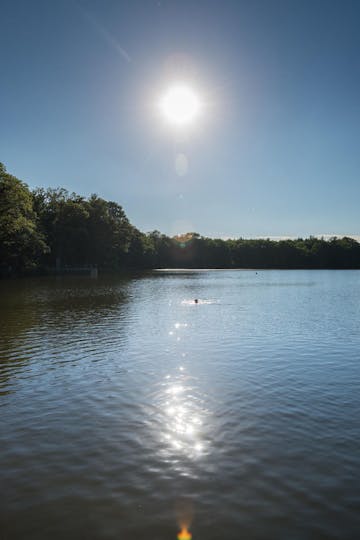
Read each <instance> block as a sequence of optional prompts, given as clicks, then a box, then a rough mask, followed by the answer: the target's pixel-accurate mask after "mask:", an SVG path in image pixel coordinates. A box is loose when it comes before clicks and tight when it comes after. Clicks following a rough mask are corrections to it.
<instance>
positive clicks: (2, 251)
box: [0, 163, 48, 272]
mask: <svg viewBox="0 0 360 540" xmlns="http://www.w3.org/2000/svg"><path fill="white" fill-rule="evenodd" d="M47 250H48V247H47V245H46V243H45V241H44V236H43V235H42V233H41V231H40V230H39V227H38V223H37V216H36V213H35V212H34V209H33V203H32V196H31V193H30V191H29V189H28V187H27V185H26V184H24V183H23V182H21V181H20V180H18V179H17V178H15V176H12V175H11V174H8V173H7V172H6V169H5V166H4V165H3V164H2V163H0V267H1V268H2V270H3V271H4V272H18V271H22V270H28V269H31V268H33V267H35V266H36V265H37V264H38V263H39V258H40V256H41V255H42V254H44V253H46V251H47Z"/></svg>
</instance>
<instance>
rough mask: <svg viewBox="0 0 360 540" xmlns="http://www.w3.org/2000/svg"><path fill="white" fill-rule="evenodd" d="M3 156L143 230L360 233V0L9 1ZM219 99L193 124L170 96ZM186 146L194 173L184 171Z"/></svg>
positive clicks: (2, 1) (1, 92)
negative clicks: (167, 108)
mask: <svg viewBox="0 0 360 540" xmlns="http://www.w3.org/2000/svg"><path fill="white" fill-rule="evenodd" d="M0 13H1V27H2V30H1V33H0V68H1V71H0V73H1V82H0V118H1V130H0V160H1V161H3V162H4V163H5V165H6V167H7V169H8V171H9V172H11V173H12V174H14V175H16V176H18V177H19V178H21V179H23V180H24V181H26V182H27V183H28V184H29V185H30V186H31V187H35V186H46V187H47V186H51V187H56V186H64V187H66V188H68V189H69V190H70V191H76V192H78V193H80V194H83V195H89V194H91V193H97V194H99V195H100V196H103V197H104V198H107V199H111V200H115V201H117V202H119V203H120V204H121V205H122V206H123V207H124V209H125V211H126V213H127V215H128V217H129V219H130V220H131V222H132V223H133V224H134V225H136V226H137V227H139V228H140V229H141V230H143V231H150V230H153V229H158V230H160V231H162V232H164V233H167V234H176V233H180V232H186V231H197V232H199V233H200V234H203V235H208V236H213V237H227V236H231V237H237V236H243V237H254V236H255V237H257V236H266V237H267V236H308V235H310V234H314V235H317V234H338V235H345V234H347V235H359V234H360V226H359V210H358V207H359V200H360V182H359V170H360V151H359V150H360V149H359V142H360V100H359V96H360V62H359V57H360V33H359V31H358V21H359V16H360V3H359V2H357V1H349V0H343V1H340V0H327V1H318V0H311V1H310V0H301V1H300V0H287V1H279V0H261V1H260V0H251V1H250V0H247V1H241V0H238V1H235V2H231V1H226V0H224V1H222V2H215V1H206V2H205V1H201V0H197V1H195V0H194V1H186V0H181V1H167V0H154V1H153V0H147V1H129V2H127V1H125V0H122V1H119V0H118V1H114V0H105V1H95V0H73V1H72V0H61V1H60V0H57V1H55V0H53V1H51V2H49V1H48V0H46V1H45V0H32V1H31V2H29V1H25V0H24V1H19V0H11V1H10V0H9V1H8V0H0ZM176 80H184V81H186V82H187V84H189V85H190V86H192V87H193V88H195V89H196V90H197V92H198V93H199V96H200V97H201V99H202V100H203V102H204V110H203V112H202V115H201V117H200V118H199V120H198V122H195V123H194V125H193V126H192V127H191V128H189V129H187V130H186V131H185V132H179V131H178V130H176V129H174V128H173V127H172V126H169V125H166V124H165V123H164V121H163V119H162V118H160V115H159V112H158V110H157V108H156V104H157V102H158V100H159V98H160V96H161V95H162V93H163V92H164V91H165V90H166V88H167V87H168V86H169V85H170V83H171V82H172V81H176ZM180 154H181V155H184V156H186V159H187V162H188V170H187V173H186V174H184V175H182V176H179V175H178V174H177V172H176V169H175V162H176V158H177V156H178V155H180Z"/></svg>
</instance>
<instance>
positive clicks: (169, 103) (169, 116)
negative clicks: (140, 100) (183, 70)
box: [160, 84, 201, 126]
mask: <svg viewBox="0 0 360 540" xmlns="http://www.w3.org/2000/svg"><path fill="white" fill-rule="evenodd" d="M200 109H201V103H200V100H199V98H198V96H197V94H196V92H194V90H193V89H192V88H191V87H190V86H187V85H186V84H177V85H174V86H171V87H170V88H168V90H167V91H166V92H165V94H164V95H163V97H162V99H161V100H160V110H161V112H162V114H163V116H164V117H165V119H166V120H167V121H168V122H169V123H170V124H173V125H175V126H186V125H189V124H193V123H194V121H195V119H196V118H197V117H198V115H199V113H200Z"/></svg>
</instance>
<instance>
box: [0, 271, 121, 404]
mask: <svg viewBox="0 0 360 540" xmlns="http://www.w3.org/2000/svg"><path fill="white" fill-rule="evenodd" d="M130 283H131V281H130V280H129V279H119V278H115V277H109V278H102V279H99V280H96V281H95V280H91V279H90V278H84V277H82V278H81V277H76V278H73V277H65V278H40V279H30V280H17V281H2V282H0V297H1V305H0V320H1V327H0V395H1V394H7V393H9V392H11V387H10V380H11V379H12V378H13V377H14V376H15V375H18V374H19V373H20V372H22V373H23V372H24V370H30V369H32V367H33V365H34V362H35V361H41V362H47V363H48V362H49V361H50V362H51V361H53V360H54V361H55V362H56V364H59V363H65V362H67V361H69V360H71V361H78V360H79V359H84V358H86V357H90V356H91V357H95V356H96V354H100V353H101V354H102V353H103V352H104V348H106V347H107V346H109V344H110V343H116V345H117V346H119V347H120V346H121V344H122V343H123V341H124V339H126V332H125V329H126V325H127V321H128V317H127V316H126V314H127V305H128V296H129V285H130ZM102 345H103V347H102Z"/></svg>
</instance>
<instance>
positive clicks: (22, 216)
mask: <svg viewBox="0 0 360 540" xmlns="http://www.w3.org/2000/svg"><path fill="white" fill-rule="evenodd" d="M84 266H97V267H99V268H102V269H104V270H112V271H114V270H121V269H134V268H135V269H151V268H284V269H285V268H360V243H359V242H357V241H356V240H354V239H352V238H348V237H343V238H336V237H334V238H331V239H330V240H325V239H323V238H322V239H319V238H315V237H310V238H306V239H302V238H298V239H296V240H279V241H274V240H270V239H244V238H239V239H228V240H223V239H214V238H207V237H203V236H201V235H199V234H198V233H195V232H189V233H186V234H183V235H179V236H175V237H172V238H170V237H169V236H166V235H165V234H161V233H160V232H159V231H152V232H150V233H143V232H141V231H139V230H138V229H137V228H136V227H134V226H133V225H132V224H131V223H130V221H129V220H128V218H127V216H126V214H125V212H124V210H123V208H122V207H121V206H120V205H119V204H118V203H116V202H113V201H106V200H104V199H102V198H101V197H99V196H98V195H91V196H90V197H88V198H86V197H83V196H81V195H78V194H76V193H69V192H68V191H67V190H66V189H64V188H57V189H50V188H49V189H43V188H37V189H35V190H30V189H29V188H28V186H27V185H26V184H25V183H24V182H22V181H21V180H19V179H18V178H16V177H14V176H12V175H11V174H9V173H8V172H7V171H6V169H5V166H4V165H3V164H1V163H0V273H1V275H12V274H13V275H20V274H24V273H28V272H42V273H46V272H51V271H53V270H54V269H55V268H58V269H59V268H65V267H72V268H75V267H84Z"/></svg>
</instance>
